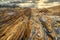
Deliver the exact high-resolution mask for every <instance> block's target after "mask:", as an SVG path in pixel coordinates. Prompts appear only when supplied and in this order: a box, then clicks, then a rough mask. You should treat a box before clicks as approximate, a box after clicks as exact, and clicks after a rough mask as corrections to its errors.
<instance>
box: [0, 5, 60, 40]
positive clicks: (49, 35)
mask: <svg viewBox="0 0 60 40" xmlns="http://www.w3.org/2000/svg"><path fill="white" fill-rule="evenodd" d="M58 7H59V6H58ZM58 7H55V8H48V9H45V8H44V9H36V8H0V40H60V15H59V14H60V8H58ZM57 8H58V9H57ZM56 12H57V14H55V13H56Z"/></svg>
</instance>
